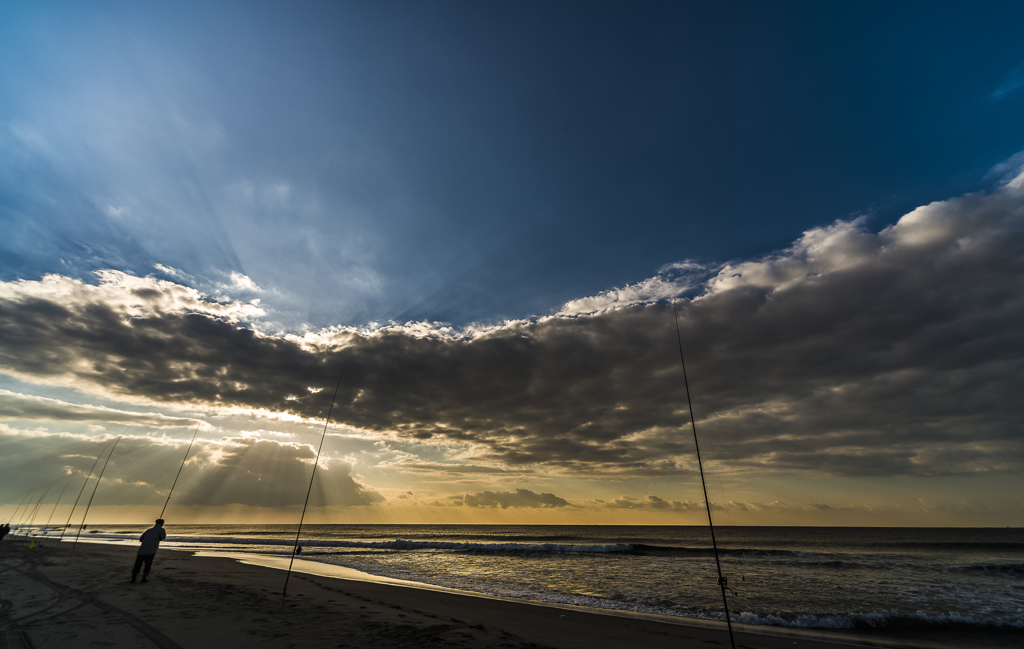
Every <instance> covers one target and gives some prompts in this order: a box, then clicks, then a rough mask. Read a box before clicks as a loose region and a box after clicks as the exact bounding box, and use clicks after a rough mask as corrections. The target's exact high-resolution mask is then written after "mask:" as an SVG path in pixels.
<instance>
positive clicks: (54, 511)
mask: <svg viewBox="0 0 1024 649" xmlns="http://www.w3.org/2000/svg"><path fill="white" fill-rule="evenodd" d="M74 477H75V474H74V473H72V474H71V475H69V476H68V481H67V482H65V483H64V488H63V489H61V490H60V495H59V496H57V502H55V503H53V509H51V510H50V517H49V518H47V519H46V525H44V526H43V532H45V531H46V530H48V529H50V521H52V520H53V515H54V514H56V513H57V505H59V504H60V499H61V498H63V497H64V492H65V491H67V489H68V485H70V484H71V480H72V478H74Z"/></svg>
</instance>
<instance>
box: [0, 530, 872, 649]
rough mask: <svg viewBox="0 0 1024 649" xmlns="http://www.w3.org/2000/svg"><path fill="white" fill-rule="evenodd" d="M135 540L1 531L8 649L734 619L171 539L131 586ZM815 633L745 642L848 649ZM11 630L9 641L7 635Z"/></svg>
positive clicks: (613, 631)
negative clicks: (474, 587) (476, 587)
mask: <svg viewBox="0 0 1024 649" xmlns="http://www.w3.org/2000/svg"><path fill="white" fill-rule="evenodd" d="M135 550H136V549H135V548H134V547H126V546H117V545H105V544H97V543H79V544H78V546H77V548H76V550H75V552H74V555H73V556H71V548H70V545H69V544H68V543H61V544H59V545H58V544H57V543H56V542H54V541H44V542H43V544H42V545H41V546H37V547H35V548H32V549H29V548H28V543H27V542H26V541H24V540H22V539H11V538H10V537H8V538H7V539H5V540H4V541H3V542H2V543H0V599H2V600H3V602H2V603H3V608H2V610H0V649H2V648H4V647H21V646H31V647H36V648H37V649H42V648H45V647H67V648H75V647H112V648H115V649H120V648H129V647H133V648H134V647H146V648H149V647H159V648H161V649H174V648H186V649H187V648H192V647H215V648H217V649H228V648H233V647H245V648H247V649H261V648H268V649H269V648H272V647H273V648H277V647H302V648H303V649H314V648H320V647H351V648H357V647H374V648H376V647H382V648H391V647H423V648H426V647H450V648H464V649H472V648H477V647H500V648H504V649H520V648H527V647H529V648H540V647H555V648H558V649H563V648H564V649H612V648H616V649H618V648H623V647H645V648H651V649H661V648H665V649H668V648H669V647H671V648H672V649H697V648H701V649H707V648H708V647H728V646H729V638H728V636H727V634H726V632H725V631H724V627H722V628H718V627H713V626H712V627H708V626H698V625H687V624H676V623H665V622H661V621H655V620H649V619H640V618H629V617H618V616H611V615H602V614H597V613H592V612H586V611H581V610H570V609H565V608H556V607H550V606H542V605H533V604H527V603H519V602H510V601H507V600H496V599H488V598H483V597H474V596H467V595H461V594H456V593H452V592H439V591H433V590H424V589H420V588H409V587H403V586H400V585H394V584H387V583H374V582H367V581H356V580H350V579H340V578H337V577H332V576H322V575H315V574H303V573H292V576H291V579H290V581H289V584H288V597H287V600H286V601H285V602H284V606H283V607H282V598H281V589H282V586H283V584H284V572H282V571H281V570H277V569H274V568H269V567H264V566H259V565H248V564H244V563H240V562H239V561H236V560H234V559H231V558H226V557H219V556H194V555H193V554H192V553H190V552H180V551H173V550H160V552H159V553H158V554H157V557H156V561H155V562H154V564H153V572H152V573H151V574H150V579H149V583H146V584H142V583H137V584H129V583H128V580H129V577H130V572H131V566H132V563H133V561H134V557H135ZM812 636H813V634H803V635H800V636H778V635H767V634H762V633H751V632H748V631H741V632H739V633H737V635H736V645H737V647H743V648H744V649H780V648H782V647H788V648H793V649H840V648H849V647H851V646H890V645H887V644H884V643H878V642H872V643H870V644H868V643H864V644H860V645H856V644H849V643H843V644H836V643H833V642H829V641H825V640H821V639H816V638H814V637H812ZM4 640H6V644H5V642H4Z"/></svg>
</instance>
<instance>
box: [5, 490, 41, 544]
mask: <svg viewBox="0 0 1024 649" xmlns="http://www.w3.org/2000/svg"><path fill="white" fill-rule="evenodd" d="M35 492H36V490H35V489H32V490H30V491H29V492H28V493H26V494H25V497H24V498H22V499H21V502H20V503H18V506H17V507H15V508H14V513H13V514H11V517H10V518H9V519H8V520H9V521H10V522H11V523H14V522H15V519H16V518H18V512H20V511H21V506H22V505H24V504H25V501H26V500H28V497H29V496H31V495H32V494H34V493H35ZM15 524H16V523H15ZM12 536H13V533H12Z"/></svg>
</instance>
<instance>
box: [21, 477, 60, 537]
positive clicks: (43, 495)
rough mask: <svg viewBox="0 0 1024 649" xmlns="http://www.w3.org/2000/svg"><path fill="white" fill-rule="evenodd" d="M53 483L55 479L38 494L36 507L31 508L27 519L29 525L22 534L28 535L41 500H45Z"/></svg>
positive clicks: (41, 504)
mask: <svg viewBox="0 0 1024 649" xmlns="http://www.w3.org/2000/svg"><path fill="white" fill-rule="evenodd" d="M54 484H56V481H53V482H50V483H49V485H47V487H46V490H45V491H43V494H42V495H41V496H39V502H38V503H36V507H34V508H32V514H31V515H30V516H29V520H28V522H29V525H28V528H27V530H26V532H25V534H23V535H24V536H28V535H29V531H30V530H31V529H32V526H33V525H34V524H35V522H36V514H37V513H38V512H39V508H40V507H42V506H43V501H44V500H46V494H47V493H49V492H50V489H52V488H53V485H54Z"/></svg>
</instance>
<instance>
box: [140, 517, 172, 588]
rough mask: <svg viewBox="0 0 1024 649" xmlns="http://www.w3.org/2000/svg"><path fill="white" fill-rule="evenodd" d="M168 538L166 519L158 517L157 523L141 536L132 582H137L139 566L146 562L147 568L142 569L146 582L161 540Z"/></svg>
mask: <svg viewBox="0 0 1024 649" xmlns="http://www.w3.org/2000/svg"><path fill="white" fill-rule="evenodd" d="M166 538H167V532H166V531H165V530H164V519H162V518H158V519H156V525H154V526H153V527H151V528H149V529H148V530H146V531H145V532H143V533H142V536H140V537H139V541H140V542H141V543H142V545H141V546H139V551H138V553H137V555H136V557H135V566H134V567H133V568H132V581H131V583H133V584H134V583H135V578H136V577H138V576H139V568H142V564H146V567H145V569H144V570H143V571H142V583H146V575H148V574H149V569H150V568H152V567H153V557H155V556H156V551H157V549H158V548H159V547H160V541H163V540H164V539H166Z"/></svg>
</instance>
